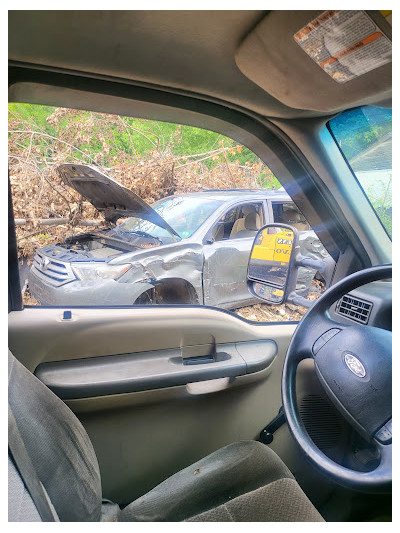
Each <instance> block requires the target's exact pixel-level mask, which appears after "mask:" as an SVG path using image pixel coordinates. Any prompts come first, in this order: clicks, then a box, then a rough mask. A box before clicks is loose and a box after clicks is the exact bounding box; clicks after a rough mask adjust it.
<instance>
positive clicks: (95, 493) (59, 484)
mask: <svg viewBox="0 0 400 533" xmlns="http://www.w3.org/2000/svg"><path fill="white" fill-rule="evenodd" d="M21 391H23V394H22V393H21ZM8 402H9V404H10V406H11V409H12V411H13V413H14V417H15V420H16V422H17V426H18V429H19V431H20V433H21V436H22V439H23V441H24V444H25V447H26V449H27V452H28V454H29V457H30V458H31V460H32V463H33V466H34V468H35V470H36V472H37V474H38V477H39V479H40V481H41V482H42V484H43V486H44V488H45V490H46V492H47V495H48V497H49V498H50V501H51V503H52V504H53V506H54V508H55V510H56V512H57V515H58V516H59V518H60V521H66V522H74V521H79V522H84V521H88V522H90V521H99V520H100V517H101V482H100V471H99V465H98V462H97V458H96V454H95V452H94V449H93V446H92V443H91V442H90V439H89V436H88V435H87V433H86V431H85V429H84V428H83V426H82V424H81V423H80V422H79V420H78V419H77V418H76V416H75V415H74V414H73V413H72V411H71V410H70V409H69V408H68V407H67V406H66V405H65V403H64V402H63V401H61V400H60V399H59V398H58V397H57V396H56V395H55V394H53V393H52V392H51V391H50V390H49V389H48V388H47V387H46V386H45V385H44V384H43V383H42V382H41V381H40V380H38V379H37V378H36V377H35V376H33V375H32V373H31V372H29V371H28V370H27V369H26V368H25V367H24V366H23V365H22V364H21V363H20V362H19V361H17V359H15V357H14V356H13V355H12V354H11V353H9V370H8ZM21 512H22V510H21ZM9 519H10V520H11V521H12V520H13V519H12V517H9Z"/></svg>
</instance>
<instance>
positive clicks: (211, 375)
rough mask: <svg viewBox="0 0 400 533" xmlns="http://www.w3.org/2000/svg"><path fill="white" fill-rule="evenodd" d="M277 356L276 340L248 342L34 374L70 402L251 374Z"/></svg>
mask: <svg viewBox="0 0 400 533" xmlns="http://www.w3.org/2000/svg"><path fill="white" fill-rule="evenodd" d="M276 353H277V347H276V344H275V342H274V341H272V340H263V341H248V342H237V343H226V344H220V345H218V344H217V345H216V348H215V353H214V354H212V355H206V356H194V357H185V358H183V357H182V353H181V350H180V349H179V348H177V349H168V350H156V351H151V352H141V353H129V354H121V355H110V356H102V357H93V358H85V359H74V360H72V361H58V362H54V363H42V364H40V365H39V366H38V367H37V369H36V372H35V374H36V376H37V377H38V378H39V379H40V380H41V381H43V383H45V385H47V386H48V387H49V388H50V389H51V390H52V391H53V392H54V393H55V394H57V395H58V396H59V397H60V398H62V399H65V400H67V399H68V400H70V399H76V398H90V397H96V396H105V395H111V394H122V393H129V392H138V391H143V390H151V389H159V388H165V387H174V386H178V385H186V384H187V383H193V382H196V381H206V380H210V379H217V378H224V377H236V376H241V375H244V374H251V373H253V372H257V371H259V370H262V369H263V368H266V367H267V366H269V365H270V364H271V363H272V361H273V360H274V358H275V355H276Z"/></svg>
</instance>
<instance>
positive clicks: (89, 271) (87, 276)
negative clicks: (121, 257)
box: [71, 262, 132, 281]
mask: <svg viewBox="0 0 400 533" xmlns="http://www.w3.org/2000/svg"><path fill="white" fill-rule="evenodd" d="M71 266H72V269H73V271H74V272H75V274H76V275H77V276H78V278H79V279H82V280H85V281H86V280H95V279H99V278H102V279H115V280H117V279H119V278H120V277H121V276H122V275H123V274H125V272H127V271H128V270H129V269H130V268H131V266H132V265H109V264H107V263H96V262H93V263H72V264H71Z"/></svg>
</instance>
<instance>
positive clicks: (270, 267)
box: [247, 224, 334, 307]
mask: <svg viewBox="0 0 400 533" xmlns="http://www.w3.org/2000/svg"><path fill="white" fill-rule="evenodd" d="M300 267H308V268H313V269H315V270H318V271H320V272H321V273H322V274H325V275H326V277H327V278H329V276H330V275H331V274H332V272H333V267H334V262H333V260H332V261H327V262H324V261H322V260H319V259H311V258H310V257H305V256H303V255H301V253H300V244H299V233H298V231H297V229H296V228H293V227H292V226H288V225H286V224H267V225H266V226H264V227H263V228H261V229H260V231H259V232H258V233H257V235H256V238H255V239H254V243H253V247H252V249H251V253H250V259H249V263H248V268H247V285H248V288H249V290H250V292H251V294H252V295H253V296H256V297H257V298H260V299H261V300H264V301H265V302H268V303H270V304H275V305H279V304H282V303H284V302H286V301H288V302H291V303H293V304H295V305H302V306H304V307H311V305H312V303H313V302H312V301H310V300H307V299H306V298H304V297H303V296H300V295H299V294H296V282H297V275H298V270H299V268H300Z"/></svg>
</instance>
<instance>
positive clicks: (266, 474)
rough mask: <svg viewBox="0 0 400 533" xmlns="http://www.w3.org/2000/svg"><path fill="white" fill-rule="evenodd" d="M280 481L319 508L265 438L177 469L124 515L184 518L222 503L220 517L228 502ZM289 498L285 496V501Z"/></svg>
mask: <svg viewBox="0 0 400 533" xmlns="http://www.w3.org/2000/svg"><path fill="white" fill-rule="evenodd" d="M279 480H285V481H291V484H290V485H289V486H290V487H292V486H294V487H297V488H298V491H300V493H301V495H302V496H301V498H304V499H305V502H306V503H304V502H303V500H302V499H301V498H300V500H298V501H301V502H302V505H303V504H304V505H309V506H310V507H311V508H312V510H313V511H315V509H314V507H313V506H312V504H311V502H309V500H308V499H307V498H306V496H305V495H304V493H303V492H302V491H301V489H300V487H299V486H298V484H297V483H296V481H295V480H294V478H293V475H292V474H291V472H290V470H289V469H288V468H287V467H286V465H285V464H284V463H283V462H282V461H281V459H280V458H279V457H278V456H277V455H276V453H275V452H273V451H272V450H271V449H270V448H268V447H267V446H265V445H264V444H261V443H260V442H256V441H240V442H236V443H233V444H230V445H228V446H225V447H224V448H221V449H219V450H217V451H216V452H214V453H212V454H211V455H209V456H207V457H205V458H204V459H201V460H200V461H198V462H196V463H194V464H193V465H191V466H189V467H187V468H185V469H184V470H181V471H180V472H178V473H177V474H174V475H173V476H171V477H170V478H168V479H167V480H166V481H164V482H163V483H161V484H160V485H158V486H157V487H155V488H154V489H153V490H151V491H150V492H148V493H147V494H145V495H144V496H142V497H140V498H138V499H137V500H135V501H134V502H132V503H131V504H130V505H128V506H127V507H125V509H124V510H123V511H122V512H121V516H120V519H119V520H120V521H122V522H132V521H133V522H142V521H148V522H158V521H170V522H171V521H182V520H186V519H189V518H190V517H193V516H195V515H200V514H201V513H206V512H207V511H209V510H210V509H214V508H218V507H220V506H221V508H222V509H221V511H220V512H221V513H222V514H221V515H219V516H220V517H222V519H223V516H224V513H225V511H226V510H225V508H224V504H225V503H226V502H228V501H230V500H235V499H236V498H238V497H241V496H242V495H244V497H247V493H249V494H253V492H257V489H259V488H260V487H262V488H265V487H266V486H267V487H268V486H270V484H273V483H274V482H276V481H279ZM277 488H278V489H280V490H281V492H280V493H279V494H280V495H282V490H283V491H284V487H283V488H282V486H281V485H277ZM274 490H275V491H276V490H277V489H274ZM286 499H287V497H286V496H284V495H283V496H282V505H284V504H285V502H286ZM315 513H316V514H317V515H318V513H317V512H316V511H315ZM207 516H209V515H207ZM318 516H319V515H318Z"/></svg>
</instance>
